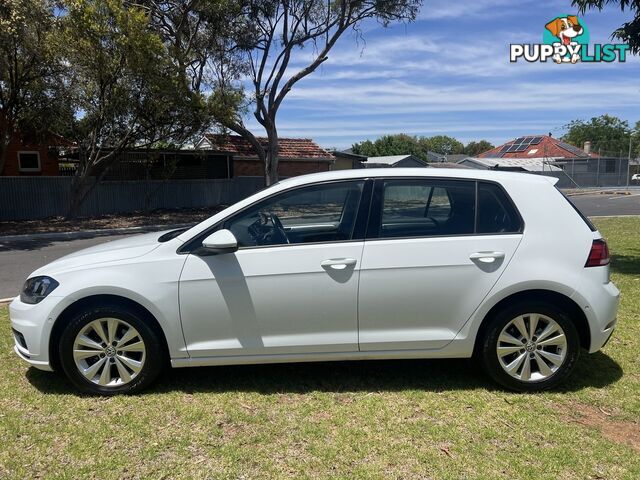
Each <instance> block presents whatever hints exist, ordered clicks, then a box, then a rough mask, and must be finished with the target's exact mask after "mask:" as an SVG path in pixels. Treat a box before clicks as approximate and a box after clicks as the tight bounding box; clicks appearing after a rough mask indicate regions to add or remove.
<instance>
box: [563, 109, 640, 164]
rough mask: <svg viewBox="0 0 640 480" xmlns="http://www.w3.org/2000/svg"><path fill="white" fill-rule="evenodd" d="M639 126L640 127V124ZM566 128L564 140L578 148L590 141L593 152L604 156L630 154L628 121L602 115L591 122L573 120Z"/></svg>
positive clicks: (630, 132)
mask: <svg viewBox="0 0 640 480" xmlns="http://www.w3.org/2000/svg"><path fill="white" fill-rule="evenodd" d="M637 126H640V122H639V124H638V125H637ZM564 128H565V129H566V130H567V133H566V134H565V135H564V136H563V137H562V140H564V141H565V142H567V143H570V144H572V145H575V146H577V147H580V148H582V146H583V145H584V142H587V141H589V142H591V151H593V152H601V154H602V155H611V156H619V155H621V156H626V155H627V153H628V150H629V137H630V136H631V134H632V131H631V129H630V128H629V122H627V121H626V120H621V119H619V118H618V117H614V116H611V115H601V116H599V117H593V118H592V119H591V120H589V121H584V120H573V121H572V122H570V123H569V124H567V125H565V127H564ZM636 135H637V134H636ZM634 143H636V142H634Z"/></svg>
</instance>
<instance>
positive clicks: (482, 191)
mask: <svg viewBox="0 0 640 480" xmlns="http://www.w3.org/2000/svg"><path fill="white" fill-rule="evenodd" d="M521 230H522V222H521V221H520V216H519V215H518V212H517V211H516V209H515V207H514V206H513V203H511V201H510V200H509V198H508V197H507V194H506V193H505V191H504V190H503V189H502V188H501V187H500V186H499V185H496V184H495V183H483V182H479V183H478V223H477V230H476V232H477V233H485V234H487V233H518V232H520V231H521Z"/></svg>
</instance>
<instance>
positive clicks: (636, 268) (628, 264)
mask: <svg viewBox="0 0 640 480" xmlns="http://www.w3.org/2000/svg"><path fill="white" fill-rule="evenodd" d="M611 271H612V272H613V273H620V274H630V275H638V274H640V256H635V255H616V254H613V255H611Z"/></svg>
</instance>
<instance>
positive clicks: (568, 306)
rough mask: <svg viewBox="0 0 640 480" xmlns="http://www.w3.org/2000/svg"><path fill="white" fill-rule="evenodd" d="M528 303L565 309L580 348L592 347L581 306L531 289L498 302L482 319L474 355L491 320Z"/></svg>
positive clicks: (550, 293)
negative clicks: (574, 329)
mask: <svg viewBox="0 0 640 480" xmlns="http://www.w3.org/2000/svg"><path fill="white" fill-rule="evenodd" d="M526 301H546V302H549V303H550V304H552V305H556V306H558V307H560V308H561V309H563V310H564V311H565V312H566V313H567V315H568V316H569V318H570V319H571V321H572V322H573V323H574V325H575V326H576V329H577V330H578V335H579V337H580V346H581V347H583V348H585V349H587V350H588V349H589V346H590V345H591V332H590V330H589V322H588V320H587V317H586V315H585V313H584V312H583V311H582V309H581V308H580V306H579V305H578V304H577V303H576V302H575V301H573V300H572V299H571V298H569V297H568V296H566V295H564V294H562V293H558V292H554V291H553V290H545V289H531V290H523V291H520V292H516V293H512V294H510V295H508V296H507V297H505V298H503V299H501V300H500V301H499V302H497V303H496V304H495V305H494V306H493V307H491V309H490V310H489V311H488V312H487V314H486V315H485V316H484V318H483V319H482V322H481V323H480V327H479V328H478V332H477V334H476V339H475V343H474V354H475V353H478V348H479V346H480V345H481V343H482V339H483V338H484V335H485V334H486V331H487V328H488V326H489V323H490V321H491V319H492V318H493V317H494V316H495V315H496V314H497V313H498V312H499V311H500V310H502V309H505V308H507V307H510V306H512V305H515V304H517V303H521V302H526Z"/></svg>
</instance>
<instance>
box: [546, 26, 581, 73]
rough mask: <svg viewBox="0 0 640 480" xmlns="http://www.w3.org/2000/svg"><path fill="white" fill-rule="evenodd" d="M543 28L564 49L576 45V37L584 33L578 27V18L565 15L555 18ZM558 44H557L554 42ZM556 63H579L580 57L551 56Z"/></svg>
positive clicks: (573, 55) (574, 55) (572, 55)
mask: <svg viewBox="0 0 640 480" xmlns="http://www.w3.org/2000/svg"><path fill="white" fill-rule="evenodd" d="M545 28H546V29H547V30H548V31H549V32H551V35H553V36H554V37H555V38H557V39H558V40H560V43H561V44H562V45H564V46H565V47H569V46H575V45H578V43H577V42H576V37H579V36H580V35H582V34H583V33H584V28H583V27H582V25H580V21H579V20H578V17H577V16H575V15H567V16H566V17H557V18H554V19H553V20H551V21H550V22H549V23H547V24H546V25H545ZM555 43H558V42H555ZM553 60H554V61H555V62H556V63H562V62H571V63H576V62H579V61H580V55H578V54H577V53H572V54H571V55H567V56H561V55H559V54H557V55H554V56H553Z"/></svg>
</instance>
